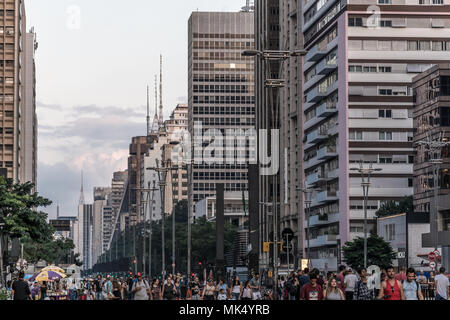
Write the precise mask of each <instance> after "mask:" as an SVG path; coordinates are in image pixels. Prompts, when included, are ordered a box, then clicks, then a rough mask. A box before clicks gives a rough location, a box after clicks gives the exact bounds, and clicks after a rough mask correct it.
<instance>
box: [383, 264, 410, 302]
mask: <svg viewBox="0 0 450 320" xmlns="http://www.w3.org/2000/svg"><path fill="white" fill-rule="evenodd" d="M378 300H405V293H404V292H403V286H402V283H401V282H400V281H398V280H397V279H395V272H394V268H393V267H389V268H387V279H386V280H385V281H383V282H382V283H381V288H380V293H379V294H378Z"/></svg>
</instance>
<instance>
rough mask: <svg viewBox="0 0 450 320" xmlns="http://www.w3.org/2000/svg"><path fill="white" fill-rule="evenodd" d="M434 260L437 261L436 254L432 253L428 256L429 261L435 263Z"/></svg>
mask: <svg viewBox="0 0 450 320" xmlns="http://www.w3.org/2000/svg"><path fill="white" fill-rule="evenodd" d="M434 259H436V254H435V253H434V252H430V253H429V254H428V260H430V261H434Z"/></svg>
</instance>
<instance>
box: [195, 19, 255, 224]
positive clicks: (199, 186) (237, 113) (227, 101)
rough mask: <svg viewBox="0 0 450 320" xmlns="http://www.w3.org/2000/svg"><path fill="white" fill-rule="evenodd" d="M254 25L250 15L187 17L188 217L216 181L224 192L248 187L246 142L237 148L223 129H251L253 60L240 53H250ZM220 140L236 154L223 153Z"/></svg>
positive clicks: (252, 123) (230, 151)
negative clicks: (226, 143)
mask: <svg viewBox="0 0 450 320" xmlns="http://www.w3.org/2000/svg"><path fill="white" fill-rule="evenodd" d="M253 21H254V16H253V13H252V12H194V13H192V15H191V17H190V19H189V36H188V37H189V47H188V50H189V77H188V91H189V103H188V104H189V119H188V120H189V133H190V134H191V137H192V142H193V143H192V150H193V152H192V154H193V158H194V159H195V160H196V162H195V163H194V164H193V166H192V170H190V172H189V202H190V203H189V209H190V210H191V211H190V212H191V214H190V216H191V217H192V216H193V214H192V213H193V211H192V210H193V207H194V203H195V202H197V201H199V200H202V199H204V198H206V197H209V196H213V195H215V185H216V183H224V184H225V190H226V191H241V190H242V189H245V190H246V189H247V181H248V180H247V176H248V174H247V163H246V161H245V160H246V159H248V158H249V151H248V148H247V147H248V145H249V141H246V140H245V139H237V140H238V141H237V144H236V143H235V141H234V140H235V139H236V135H235V134H230V133H228V134H227V133H226V131H227V130H235V129H242V130H247V129H254V128H255V93H254V77H255V76H254V59H253V58H248V57H242V55H241V54H242V51H244V50H246V49H254V24H253ZM195 124H201V128H200V127H199V126H197V128H195V127H196V126H195ZM239 136H240V138H245V136H244V137H243V136H241V135H239ZM220 137H224V139H225V141H228V143H229V144H232V145H233V147H234V146H237V152H234V150H229V152H227V150H226V152H223V144H224V143H225V141H221V139H220ZM246 146H247V147H246ZM226 159H228V161H225V160H226ZM211 160H212V161H211ZM230 160H231V161H230ZM237 160H238V161H237Z"/></svg>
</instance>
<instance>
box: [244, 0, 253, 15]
mask: <svg viewBox="0 0 450 320" xmlns="http://www.w3.org/2000/svg"><path fill="white" fill-rule="evenodd" d="M254 10H255V2H254V1H253V0H246V4H245V7H242V10H241V11H242V12H252V11H254Z"/></svg>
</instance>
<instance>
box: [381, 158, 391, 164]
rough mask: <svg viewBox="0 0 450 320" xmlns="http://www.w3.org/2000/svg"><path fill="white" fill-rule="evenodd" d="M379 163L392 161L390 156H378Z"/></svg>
mask: <svg viewBox="0 0 450 320" xmlns="http://www.w3.org/2000/svg"><path fill="white" fill-rule="evenodd" d="M379 162H380V164H386V163H387V164H389V163H392V156H380V160H379Z"/></svg>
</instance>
